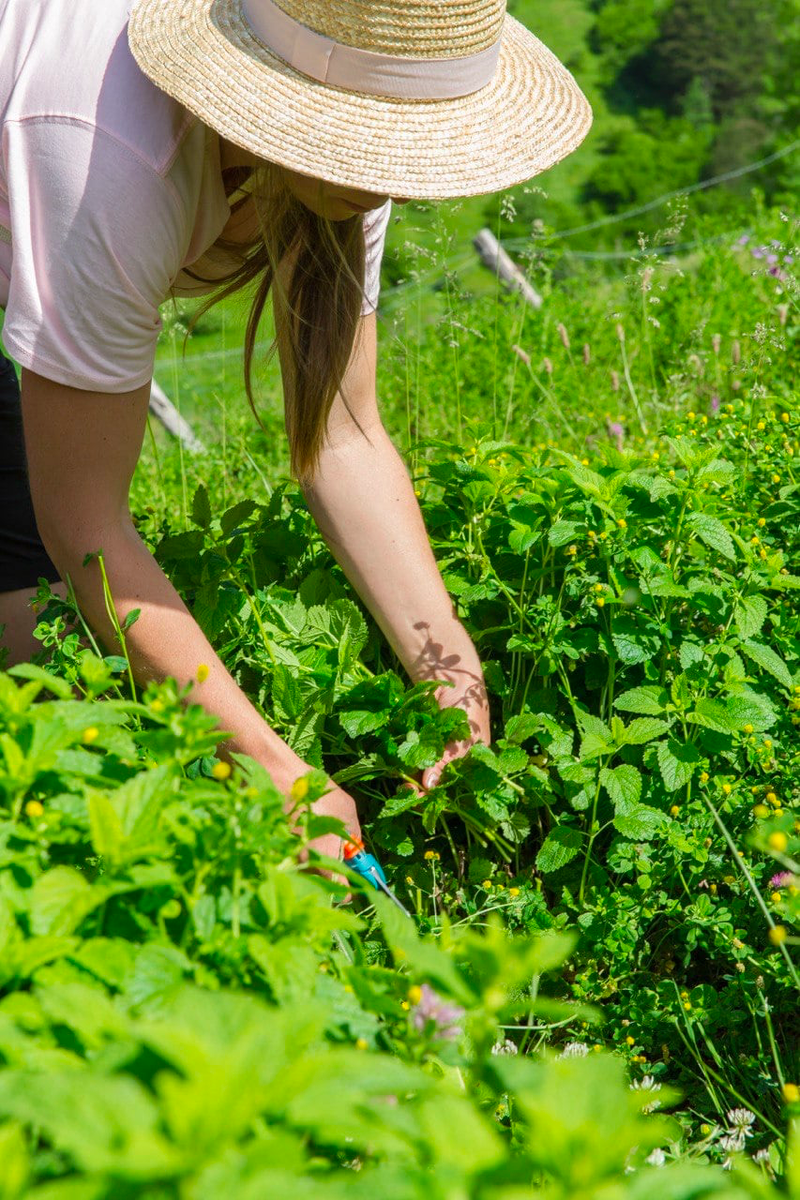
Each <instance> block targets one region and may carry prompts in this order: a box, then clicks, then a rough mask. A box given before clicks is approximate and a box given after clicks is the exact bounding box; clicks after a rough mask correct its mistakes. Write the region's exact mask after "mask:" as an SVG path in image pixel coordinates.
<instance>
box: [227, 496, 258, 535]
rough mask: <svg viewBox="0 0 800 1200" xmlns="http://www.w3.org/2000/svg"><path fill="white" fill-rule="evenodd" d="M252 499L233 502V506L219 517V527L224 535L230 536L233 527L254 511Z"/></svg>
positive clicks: (254, 505)
mask: <svg viewBox="0 0 800 1200" xmlns="http://www.w3.org/2000/svg"><path fill="white" fill-rule="evenodd" d="M255 507H256V504H255V501H254V500H242V501H241V502H240V503H239V504H234V506H233V508H229V509H228V511H227V512H225V513H223V514H222V517H221V519H220V527H221V529H222V533H223V535H224V536H225V537H230V535H231V534H232V533H233V531H234V529H236V527H237V526H238V525H241V524H242V522H243V521H246V520H247V518H248V517H250V516H252V514H253V512H254V511H255Z"/></svg>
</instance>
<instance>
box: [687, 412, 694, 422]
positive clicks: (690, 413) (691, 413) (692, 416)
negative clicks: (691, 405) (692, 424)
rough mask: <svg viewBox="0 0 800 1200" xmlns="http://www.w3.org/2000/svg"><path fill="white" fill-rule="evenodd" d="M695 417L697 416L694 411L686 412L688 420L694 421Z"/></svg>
mask: <svg viewBox="0 0 800 1200" xmlns="http://www.w3.org/2000/svg"><path fill="white" fill-rule="evenodd" d="M694 418H695V414H694V413H693V412H688V413H687V414H686V420H687V421H693V420H694Z"/></svg>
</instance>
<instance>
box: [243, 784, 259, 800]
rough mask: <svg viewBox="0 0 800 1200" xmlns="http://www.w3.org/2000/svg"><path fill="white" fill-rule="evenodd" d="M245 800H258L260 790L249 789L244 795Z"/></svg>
mask: <svg viewBox="0 0 800 1200" xmlns="http://www.w3.org/2000/svg"><path fill="white" fill-rule="evenodd" d="M244 798H245V800H257V799H258V788H255V787H249V788H248V789H247V791H246V792H245V794H244Z"/></svg>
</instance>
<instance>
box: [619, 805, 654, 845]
mask: <svg viewBox="0 0 800 1200" xmlns="http://www.w3.org/2000/svg"><path fill="white" fill-rule="evenodd" d="M666 820H667V818H666V817H665V815H664V813H662V812H659V810H658V809H657V808H651V807H650V806H649V805H648V804H631V805H625V806H624V807H623V808H620V809H618V810H617V813H616V815H615V817H614V822H613V823H614V828H615V829H617V830H619V832H620V833H621V834H622V835H623V837H627V838H634V839H636V840H637V841H639V840H641V841H648V840H649V839H650V838H653V837H655V836H656V834H657V833H658V831H659V829H661V828H662V826H663V825H664V824H665V823H666Z"/></svg>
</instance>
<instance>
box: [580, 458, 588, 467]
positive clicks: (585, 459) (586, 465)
mask: <svg viewBox="0 0 800 1200" xmlns="http://www.w3.org/2000/svg"><path fill="white" fill-rule="evenodd" d="M581 462H582V463H583V465H584V466H585V467H588V465H589V460H588V458H582V459H581Z"/></svg>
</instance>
